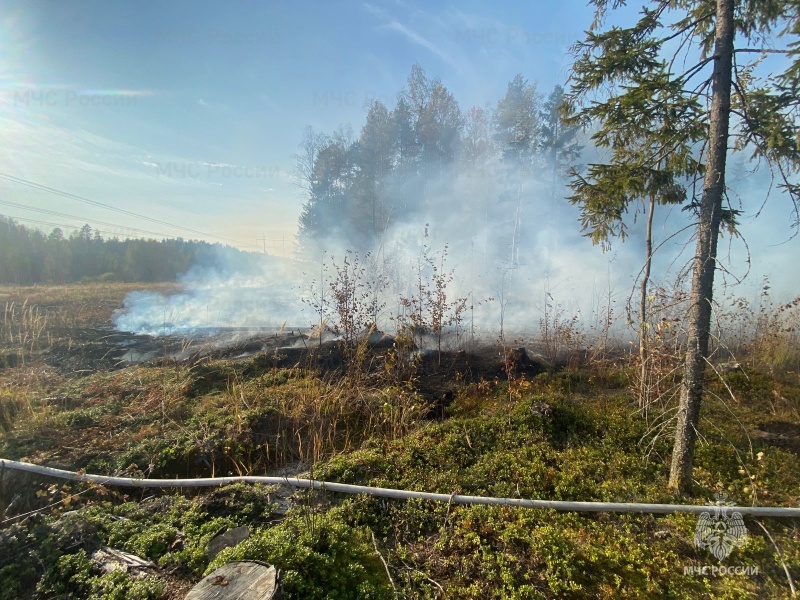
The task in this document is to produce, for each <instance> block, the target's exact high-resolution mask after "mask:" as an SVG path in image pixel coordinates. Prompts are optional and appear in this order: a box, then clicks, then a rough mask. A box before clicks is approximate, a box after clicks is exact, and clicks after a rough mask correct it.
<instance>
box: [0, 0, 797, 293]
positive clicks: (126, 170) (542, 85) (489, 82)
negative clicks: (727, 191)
mask: <svg viewBox="0 0 800 600" xmlns="http://www.w3.org/2000/svg"><path fill="white" fill-rule="evenodd" d="M592 16H593V13H592V10H591V8H590V7H588V6H587V5H586V3H585V1H583V0H562V1H561V2H557V3H551V2H542V1H531V2H525V3H520V2H516V1H508V0H500V1H495V2H492V3H486V2H477V1H469V0H468V1H462V2H458V3H446V2H436V1H412V0H370V1H368V2H364V1H349V0H344V1H336V2H307V1H298V2H287V1H257V0H232V1H230V2H225V3H222V2H206V1H191V2H190V1H172V2H167V3H164V2H155V1H151V0H140V1H137V2H107V1H104V0H74V1H69V2H57V1H54V0H0V214H2V215H6V216H11V217H15V218H18V219H20V222H21V223H23V224H30V225H32V226H37V223H36V221H37V220H38V221H40V222H43V223H47V224H42V223H40V224H39V225H38V226H40V227H42V228H43V229H45V230H50V229H52V224H58V225H61V226H66V225H69V226H80V225H81V224H83V223H84V222H87V221H88V220H89V219H92V220H95V221H102V222H103V223H105V224H102V225H101V224H94V226H95V228H96V229H98V230H100V231H102V232H103V233H104V235H106V236H108V235H139V236H148V237H154V234H158V235H159V236H167V237H177V236H182V237H184V238H193V239H196V238H202V239H207V240H208V241H212V242H213V241H220V242H224V243H228V244H231V245H234V246H237V247H239V248H241V249H245V250H259V249H266V250H267V251H269V252H270V253H272V254H278V255H280V254H282V253H288V252H289V251H290V248H291V244H292V242H293V239H294V235H295V233H296V229H297V218H298V216H299V214H300V210H301V206H302V203H303V197H302V192H301V191H300V189H299V188H298V187H297V186H296V185H295V184H294V178H293V176H292V168H293V165H294V161H293V158H292V154H293V153H295V152H297V150H298V144H299V143H300V140H301V137H302V133H303V130H304V128H305V127H306V126H309V125H310V126H312V127H313V128H314V129H315V130H317V131H324V132H331V131H333V130H334V129H335V128H336V127H338V126H339V125H340V124H350V125H352V127H353V128H354V130H355V131H358V129H359V128H360V127H361V125H362V124H363V121H364V116H365V113H366V110H365V105H366V104H367V103H368V102H369V101H370V100H372V99H379V100H383V101H384V102H385V103H386V104H387V105H388V106H390V107H391V106H392V105H393V104H394V102H395V99H396V96H397V93H398V91H399V90H400V89H401V88H402V87H403V85H404V84H405V81H406V78H407V77H408V74H409V72H410V69H411V66H412V65H413V64H415V63H418V64H420V65H421V66H422V67H423V68H424V69H425V71H426V73H427V74H428V76H429V77H439V78H441V80H442V81H443V83H444V84H445V86H446V87H447V88H448V89H449V90H451V91H452V92H453V94H454V95H455V97H456V99H457V100H458V102H459V104H460V106H461V108H462V110H467V109H469V108H470V107H471V106H486V105H489V106H494V105H495V104H496V102H497V100H498V99H499V97H500V96H502V94H503V93H504V91H505V88H506V86H507V84H508V82H509V81H510V80H511V79H512V78H513V77H514V76H515V75H516V74H518V73H519V74H522V75H523V76H524V77H526V78H527V79H529V80H533V81H536V82H537V83H538V85H539V89H540V90H543V91H548V90H550V89H552V87H553V86H554V85H556V84H562V85H564V84H565V83H566V82H567V79H568V77H569V67H570V65H571V57H570V54H569V47H570V45H571V44H573V43H574V42H575V41H576V40H578V39H580V38H582V35H583V33H582V32H583V31H584V30H585V29H586V28H588V27H589V24H590V23H591V20H592ZM731 165H732V167H731V182H732V183H734V185H736V186H738V188H737V189H738V190H739V192H740V194H741V196H740V197H741V198H743V203H742V205H743V206H744V207H745V208H746V209H747V210H746V211H745V212H746V214H745V215H744V216H743V219H742V228H743V233H744V234H745V236H746V239H747V242H748V245H749V252H750V255H751V257H752V259H751V262H752V264H753V265H754V268H753V269H752V272H751V280H755V281H760V278H761V277H763V276H764V275H770V276H771V277H772V280H773V281H772V283H773V287H776V288H778V289H780V290H781V292H782V293H783V295H792V294H793V295H796V294H797V290H796V286H795V278H794V277H793V276H792V275H790V274H791V273H794V272H795V271H796V263H797V259H798V258H800V245H799V244H798V240H797V239H790V237H791V235H792V230H791V229H790V228H789V226H788V224H787V223H788V220H789V216H790V211H789V208H788V205H787V203H786V202H785V201H784V200H782V199H781V198H777V199H775V198H773V199H771V200H770V202H769V203H768V205H767V207H766V208H765V209H764V211H763V212H762V214H761V215H760V217H759V218H758V219H757V220H754V219H753V216H754V214H755V213H756V212H757V207H760V205H761V200H763V193H762V191H763V190H766V188H767V187H768V186H769V177H768V174H767V173H765V172H764V171H763V170H762V171H761V172H760V173H759V174H756V175H752V174H750V173H749V172H748V171H747V164H746V163H745V162H743V161H742V159H735V160H734V161H732V162H731ZM5 176H10V177H12V178H14V179H13V180H9V179H8V178H6V177H5ZM42 186H44V187H46V188H48V189H43V188H42ZM54 191H55V193H54ZM98 203H99V204H100V205H98ZM37 208H38V209H40V210H42V209H43V210H49V211H57V212H59V213H61V216H54V215H52V214H47V213H42V212H35V210H31V209H37ZM125 211H127V212H125ZM132 213H133V214H132ZM63 215H69V217H67V216H63ZM136 215H141V216H136ZM671 218H672V219H673V220H672V221H670V225H675V224H680V222H681V219H685V215H683V216H682V215H681V214H680V212H679V211H675V214H674V215H673V216H672V217H671ZM22 219H25V220H24V221H23V220H22ZM148 219H149V220H148ZM574 219H575V220H574V237H573V239H574V240H575V241H574V246H575V249H576V252H575V255H576V256H580V255H581V253H584V254H588V253H590V252H594V253H600V250H599V249H597V248H592V247H591V244H589V243H588V242H587V241H586V240H581V239H580V232H579V224H578V222H577V212H575V213H574ZM564 226H565V227H569V228H572V227H573V225H572V222H570V221H569V220H568V221H567V223H566V225H564ZM667 230H668V228H666V227H665V228H664V230H663V232H662V233H661V234H660V235H662V238H663V237H665V236H666V235H667ZM570 231H573V229H570ZM201 234H202V235H201ZM632 237H633V241H632V242H626V243H627V244H629V251H630V252H634V251H635V252H640V249H639V248H637V247H635V244H636V243H637V239H638V240H640V236H639V237H637V235H634V236H632ZM787 240H788V241H787ZM726 243H727V240H724V241H723V252H725V251H726V248H725V244H726ZM579 244H580V245H579ZM731 249H732V250H731V251H732V252H733V253H734V255H735V260H734V262H737V263H738V264H740V265H741V264H742V257H743V256H745V254H744V253H745V252H746V249H745V247H744V246H743V245H742V244H735V243H734V245H733V246H731ZM592 260H596V258H592ZM609 260H611V259H610V258H609ZM631 264H633V263H631ZM744 272H745V269H739V271H738V272H737V275H741V274H743V273H744Z"/></svg>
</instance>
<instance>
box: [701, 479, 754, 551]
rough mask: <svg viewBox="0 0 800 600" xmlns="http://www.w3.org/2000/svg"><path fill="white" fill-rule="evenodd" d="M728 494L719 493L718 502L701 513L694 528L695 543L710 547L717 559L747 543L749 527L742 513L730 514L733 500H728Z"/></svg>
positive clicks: (702, 546)
mask: <svg viewBox="0 0 800 600" xmlns="http://www.w3.org/2000/svg"><path fill="white" fill-rule="evenodd" d="M726 498H727V495H726V494H723V493H719V494H717V501H716V503H714V504H712V505H711V506H710V508H711V511H708V512H704V513H702V514H701V515H700V520H699V521H698V522H697V527H696V528H695V530H694V545H695V546H696V547H698V548H708V550H710V551H711V554H713V555H714V556H715V557H716V558H717V560H720V561H721V560H722V559H723V558H725V557H726V556H728V554H730V553H731V552H732V551H733V549H734V548H736V547H743V546H745V545H746V544H747V528H746V527H745V526H744V519H743V518H742V513H740V512H732V513H730V514H728V510H729V507H730V506H732V505H733V503H732V502H726V501H725V499H726Z"/></svg>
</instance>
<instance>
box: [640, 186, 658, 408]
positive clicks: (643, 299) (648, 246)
mask: <svg viewBox="0 0 800 600" xmlns="http://www.w3.org/2000/svg"><path fill="white" fill-rule="evenodd" d="M655 211H656V199H655V196H651V197H650V206H649V207H648V212H647V232H646V237H645V259H644V273H642V290H641V294H640V296H639V362H640V366H639V368H640V372H639V375H640V381H639V408H642V409H645V408H647V404H648V377H647V374H648V372H649V370H650V365H649V364H648V361H649V359H650V349H649V347H648V331H647V327H648V324H647V284H648V283H649V282H650V267H651V266H652V264H653V213H655Z"/></svg>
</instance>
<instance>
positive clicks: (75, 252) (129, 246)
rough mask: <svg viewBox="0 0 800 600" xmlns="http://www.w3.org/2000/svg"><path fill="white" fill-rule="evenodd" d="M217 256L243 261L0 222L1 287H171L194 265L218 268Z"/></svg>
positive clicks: (178, 244)
mask: <svg viewBox="0 0 800 600" xmlns="http://www.w3.org/2000/svg"><path fill="white" fill-rule="evenodd" d="M221 254H232V255H238V256H239V258H244V257H247V256H248V255H250V253H246V252H241V251H239V250H237V249H235V248H231V247H229V246H222V245H221V244H209V243H207V242H200V241H193V240H192V241H187V240H183V239H181V238H178V239H169V240H164V241H158V240H152V239H129V240H120V239H117V238H109V239H104V238H103V237H102V236H101V235H100V233H99V232H98V231H94V230H93V229H92V228H91V227H90V226H89V225H84V226H83V227H82V228H81V229H80V230H77V231H75V232H73V233H72V234H70V235H69V236H66V235H64V232H63V231H62V230H61V229H60V228H56V229H53V231H52V232H50V234H49V235H48V234H45V233H43V232H41V231H39V230H37V229H33V228H30V227H25V226H24V225H20V224H18V223H17V222H15V221H14V220H13V219H8V218H3V217H0V283H2V284H17V285H31V284H34V283H69V282H76V281H85V280H104V281H142V282H146V281H174V280H175V278H176V277H177V276H178V275H180V274H181V273H185V272H186V271H188V270H189V267H190V266H192V265H198V264H199V265H202V264H209V265H213V264H216V263H217V262H218V260H219V257H220V255H221Z"/></svg>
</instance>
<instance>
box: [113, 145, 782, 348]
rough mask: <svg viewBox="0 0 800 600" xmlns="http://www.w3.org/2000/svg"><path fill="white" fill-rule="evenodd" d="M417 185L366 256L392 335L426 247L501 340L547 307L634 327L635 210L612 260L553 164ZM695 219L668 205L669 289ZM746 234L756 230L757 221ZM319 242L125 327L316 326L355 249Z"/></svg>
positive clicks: (214, 280) (157, 301)
mask: <svg viewBox="0 0 800 600" xmlns="http://www.w3.org/2000/svg"><path fill="white" fill-rule="evenodd" d="M412 183H413V182H412ZM408 184H409V182H408V181H404V182H403V183H402V185H403V188H404V189H406V190H407V189H417V190H421V192H420V197H418V198H415V199H414V205H415V206H416V207H417V208H416V209H415V211H414V212H408V213H399V214H394V215H392V225H391V226H390V227H388V228H387V229H386V230H385V231H384V232H383V233H382V235H381V236H380V237H379V239H378V241H377V243H376V244H375V247H374V248H372V250H371V257H370V259H369V260H366V259H365V258H364V256H363V254H362V255H361V259H362V264H363V265H364V266H365V267H366V268H367V270H368V271H369V273H368V276H374V275H380V277H381V278H383V279H384V280H385V281H386V282H387V285H386V288H385V290H384V291H383V295H382V298H381V300H382V301H381V305H382V306H383V308H382V310H381V313H380V314H379V315H378V319H376V320H377V321H378V325H379V327H381V328H382V329H384V330H385V331H392V328H393V324H395V323H396V321H394V320H393V319H394V317H397V315H398V314H400V313H402V312H403V308H402V307H401V305H400V302H399V298H400V297H401V296H405V297H409V296H411V295H413V294H414V290H415V286H417V281H418V278H419V277H420V275H422V276H423V277H426V276H428V275H429V274H430V273H428V272H427V271H426V270H425V269H424V268H421V264H422V263H421V256H422V253H423V246H427V247H428V250H427V252H428V255H429V256H432V257H434V259H435V263H436V264H437V267H438V268H440V270H442V271H444V272H447V273H449V272H450V271H451V270H452V271H453V274H454V277H453V280H452V281H451V282H450V283H449V285H448V288H447V296H448V299H455V298H459V297H463V298H467V299H468V301H469V302H468V304H469V306H471V307H474V308H471V309H470V310H469V311H468V312H467V313H466V314H464V315H462V317H463V319H464V320H465V321H466V322H467V323H468V326H469V328H470V330H471V331H474V332H477V334H478V335H481V336H484V337H495V338H496V336H497V335H498V334H499V332H500V329H501V323H502V327H503V330H504V332H505V333H506V334H527V335H531V334H534V335H535V334H536V333H537V332H538V330H539V324H540V320H541V319H543V318H545V313H546V311H547V312H548V314H550V315H551V316H552V314H553V311H555V310H560V311H562V313H563V315H565V316H568V317H571V316H576V318H577V319H578V323H579V325H581V326H582V327H583V328H584V329H589V328H591V327H592V326H598V324H599V321H601V320H602V319H603V318H604V317H605V316H606V315H607V314H608V309H609V307H610V308H612V309H613V311H614V315H615V317H616V319H617V329H618V332H619V333H620V334H625V332H628V333H629V332H630V329H628V326H627V325H626V318H625V312H626V311H625V307H626V304H627V302H628V298H629V296H630V295H631V290H632V287H633V285H634V284H635V281H636V279H637V277H638V274H639V273H640V271H641V268H642V264H643V261H644V241H643V236H644V234H643V229H644V218H643V214H639V215H636V214H630V215H627V217H626V220H627V224H628V233H629V237H628V239H627V240H626V241H625V242H624V243H622V242H620V241H614V242H613V249H612V251H610V252H606V253H604V252H602V251H601V249H600V248H599V247H596V246H593V245H592V243H591V241H590V240H589V239H587V238H586V237H585V236H583V235H582V234H581V231H580V222H579V216H580V215H579V210H578V208H577V207H575V206H572V205H571V204H570V203H569V202H568V201H567V200H565V196H566V195H567V192H568V190H567V188H566V186H565V185H564V183H563V181H562V182H561V183H560V184H559V185H558V186H556V187H554V186H553V179H552V169H550V168H547V167H542V168H541V169H540V171H539V172H528V173H525V174H519V173H514V174H511V175H510V174H509V173H508V171H507V170H506V169H505V168H504V167H503V166H502V165H501V164H499V162H498V161H496V160H495V161H487V162H486V163H485V164H484V165H482V166H481V167H480V168H472V169H466V168H464V167H458V168H456V167H453V168H446V169H441V168H440V169H437V174H436V175H435V176H430V175H428V176H426V177H425V180H424V181H421V182H416V185H411V186H409V185H408ZM398 185H400V184H398ZM399 193H400V192H399V191H398V190H395V194H392V193H389V194H388V196H393V195H396V194H399ZM691 220H692V215H691V214H690V213H687V212H683V211H681V210H680V208H679V207H677V208H669V207H663V206H659V207H658V208H657V213H656V224H657V225H656V228H655V232H654V234H655V244H656V245H657V246H658V245H659V244H661V243H662V242H663V245H662V246H661V247H660V248H659V250H658V252H657V254H656V258H655V262H654V267H653V280H654V284H658V283H667V284H669V282H671V281H673V280H674V279H675V277H676V276H678V275H679V273H680V272H682V271H684V270H685V267H686V265H688V263H689V260H690V258H691V256H692V253H693V249H694V248H693V244H692V243H691V233H692V231H691V227H689V228H687V230H686V231H685V232H683V233H682V234H680V235H678V236H676V237H674V238H670V237H669V236H670V234H671V233H672V232H675V231H677V230H679V229H681V228H682V227H685V226H687V225H689V224H690V223H691ZM333 225H335V224H333ZM743 229H744V230H745V234H746V230H747V223H746V222H745V223H744V224H743ZM426 232H427V235H426ZM726 243H727V241H724V242H723V243H722V244H721V249H723V251H727V250H724V249H725V248H726V246H725V244H726ZM794 245H795V247H796V245H797V244H794ZM319 246H320V247H319V248H318V250H319V251H320V256H322V258H320V259H318V260H317V261H316V262H301V261H296V260H289V259H279V258H276V257H269V256H264V257H263V260H258V261H253V260H241V259H240V258H237V257H236V256H234V255H231V254H229V253H228V254H222V255H221V256H220V257H219V259H218V261H217V264H215V265H212V266H196V267H194V268H192V269H191V270H190V271H189V272H188V273H186V274H185V275H184V276H183V277H182V278H181V280H180V282H181V283H182V285H183V288H184V289H183V291H182V292H180V293H177V294H174V295H170V296H165V295H160V294H155V293H152V292H136V293H133V294H131V295H130V296H128V298H126V300H125V306H124V308H123V309H122V310H120V311H118V313H117V314H116V315H115V323H116V326H117V328H118V329H120V330H125V331H131V332H137V333H146V334H150V335H165V334H175V333H191V332H199V331H213V330H215V329H224V328H242V329H247V328H254V329H258V328H273V329H277V328H280V327H282V326H283V325H286V327H291V328H300V327H311V326H314V325H316V324H318V323H319V322H320V318H321V315H320V314H318V312H317V310H316V309H315V307H314V304H315V302H316V300H315V298H316V299H317V300H319V298H320V297H322V296H324V294H325V293H328V296H330V283H331V281H332V278H335V268H334V267H333V264H334V262H335V263H336V264H339V265H341V264H342V260H343V258H344V256H345V253H346V252H347V250H348V244H347V243H346V242H342V241H341V240H339V241H330V240H328V241H324V242H320V245H319ZM445 247H446V248H447V256H446V259H445V260H444V261H442V257H443V252H444V250H445ZM732 248H733V249H732V250H731V256H730V259H729V261H728V264H732V265H736V266H737V269H738V273H737V275H741V274H743V271H744V270H745V269H744V268H742V267H741V265H744V264H745V263H746V256H745V254H744V252H743V248H744V247H743V246H742V245H741V244H740V243H738V242H736V241H734V244H733V246H732ZM323 251H324V254H322V252H323ZM779 255H780V254H773V257H774V256H779ZM422 266H423V267H424V265H422ZM759 275H760V274H759ZM729 280H730V278H729ZM750 280H751V281H752V280H753V277H752V276H751V278H750ZM759 280H760V279H759ZM721 282H722V277H718V283H721ZM490 299H491V300H490ZM331 312H332V310H331V309H330V308H329V310H328V314H327V315H322V317H323V318H324V317H325V316H331Z"/></svg>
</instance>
